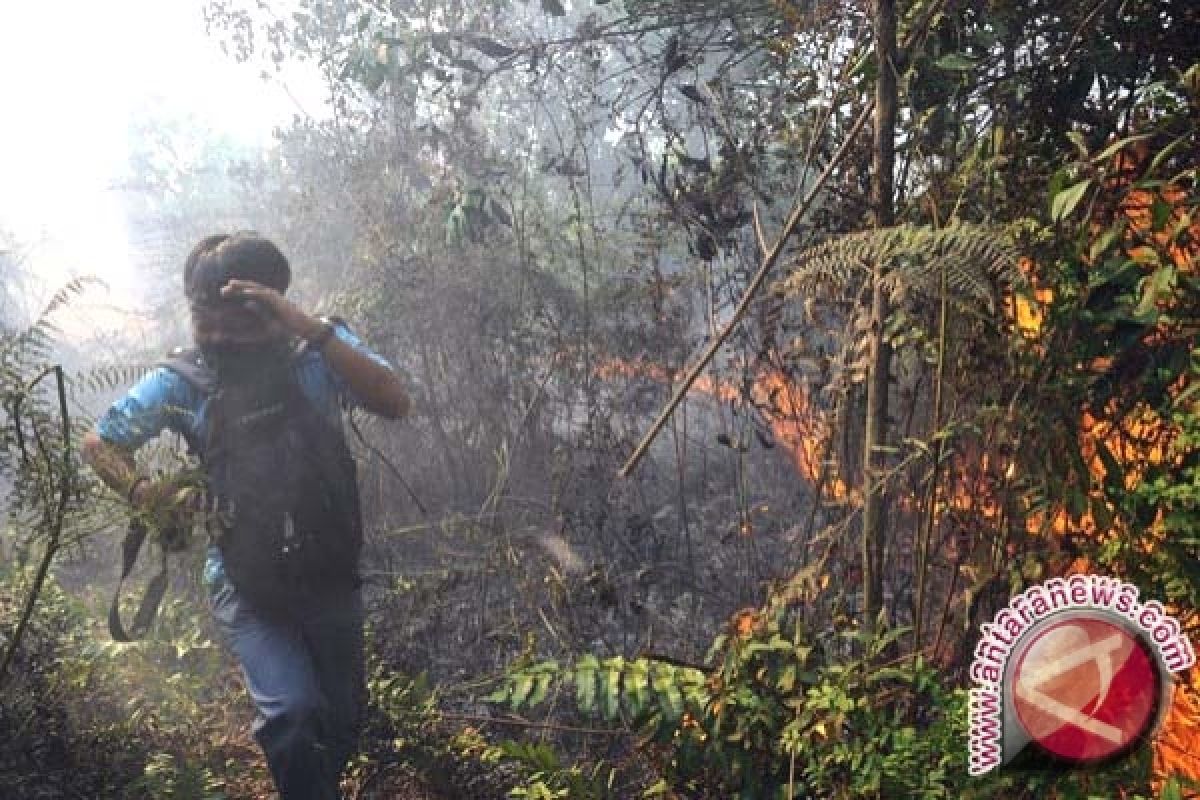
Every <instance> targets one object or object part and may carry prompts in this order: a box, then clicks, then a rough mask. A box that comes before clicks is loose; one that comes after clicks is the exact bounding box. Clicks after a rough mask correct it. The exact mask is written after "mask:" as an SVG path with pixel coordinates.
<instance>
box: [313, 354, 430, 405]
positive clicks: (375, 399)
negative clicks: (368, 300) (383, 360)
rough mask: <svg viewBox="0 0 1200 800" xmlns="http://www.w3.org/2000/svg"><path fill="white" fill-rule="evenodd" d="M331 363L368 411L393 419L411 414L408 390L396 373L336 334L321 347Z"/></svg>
mask: <svg viewBox="0 0 1200 800" xmlns="http://www.w3.org/2000/svg"><path fill="white" fill-rule="evenodd" d="M321 352H322V354H323V355H324V356H325V360H326V361H328V362H329V366H331V367H333V369H335V370H337V373H338V374H339V375H341V376H342V377H343V378H345V379H346V383H348V384H349V385H350V388H351V389H353V390H354V393H355V394H357V395H358V396H359V397H360V398H362V401H363V405H364V406H365V407H366V409H367V410H368V411H371V412H374V413H376V414H379V415H381V416H384V417H388V418H390V419H397V418H399V417H403V416H404V415H406V414H407V413H408V410H409V406H410V402H409V399H408V393H407V392H405V391H404V388H403V387H402V386H401V384H400V379H399V378H398V377H396V373H395V372H393V371H392V370H390V369H389V368H387V367H385V366H384V365H382V364H380V363H379V362H377V361H375V359H373V358H371V357H370V356H368V355H366V354H365V353H361V352H359V351H358V350H356V349H355V348H354V347H352V346H350V345H349V344H347V343H346V342H344V341H342V340H341V339H339V338H337V337H336V336H334V337H333V338H332V339H330V340H329V341H328V342H327V343H326V344H325V346H324V348H322V351H321Z"/></svg>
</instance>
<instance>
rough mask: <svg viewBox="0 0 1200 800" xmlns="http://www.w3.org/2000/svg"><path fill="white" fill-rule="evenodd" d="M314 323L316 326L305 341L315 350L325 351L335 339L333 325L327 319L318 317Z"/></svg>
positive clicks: (306, 336)
mask: <svg viewBox="0 0 1200 800" xmlns="http://www.w3.org/2000/svg"><path fill="white" fill-rule="evenodd" d="M313 322H314V326H313V327H312V328H311V329H310V330H309V333H308V334H306V335H305V336H304V341H305V342H307V343H308V346H309V347H310V348H312V349H313V350H324V349H325V345H327V344H329V340H330V339H332V338H333V337H334V333H335V331H334V328H333V323H332V322H330V321H329V320H328V319H326V318H325V317H317V318H316V319H315V320H313Z"/></svg>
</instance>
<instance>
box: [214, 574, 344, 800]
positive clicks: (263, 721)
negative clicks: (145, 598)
mask: <svg viewBox="0 0 1200 800" xmlns="http://www.w3.org/2000/svg"><path fill="white" fill-rule="evenodd" d="M214 561H215V563H214ZM205 579H206V582H207V583H208V590H209V602H210V605H211V607H212V612H213V616H214V617H215V618H216V621H217V625H218V627H219V628H220V629H221V633H222V635H223V637H224V638H225V641H226V642H227V643H228V645H229V647H230V648H231V649H232V650H233V652H234V655H235V656H237V659H238V662H239V663H240V664H241V667H242V674H243V676H244V677H245V680H246V689H247V691H248V692H249V693H250V697H251V699H253V701H254V705H255V707H256V708H257V709H258V717H257V719H256V720H255V722H254V736H255V738H256V739H257V740H258V743H259V745H260V746H261V747H262V749H263V753H264V754H266V757H267V764H268V766H269V767H270V769H271V775H272V777H273V778H274V779H275V787H276V788H277V789H278V790H279V794H280V797H281V798H282V800H337V798H339V797H340V793H339V790H338V779H339V777H340V776H341V773H342V770H343V769H344V768H345V766H346V763H347V762H348V761H349V759H350V757H351V756H352V755H353V754H354V751H355V749H356V747H357V744H358V734H359V728H360V725H361V721H362V706H363V703H362V701H363V694H364V662H363V605H362V593H361V592H360V591H359V590H357V589H355V590H352V591H347V592H339V593H337V594H332V595H329V596H325V597H322V598H321V599H320V601H319V602H317V601H314V602H312V603H306V604H303V605H300V606H298V607H297V608H296V609H295V610H294V613H292V614H290V615H289V616H288V618H287V619H286V620H276V619H268V618H264V617H263V616H262V615H261V614H258V613H256V611H255V609H254V608H253V607H251V606H250V605H249V604H248V603H247V602H245V600H244V599H243V598H241V597H240V596H239V595H238V592H237V590H236V589H235V588H234V586H233V584H232V583H231V582H230V581H229V579H228V577H227V576H226V575H225V573H224V569H223V568H222V567H221V564H220V555H219V553H216V554H215V556H214V553H213V552H210V555H209V563H208V565H207V567H206V569H205Z"/></svg>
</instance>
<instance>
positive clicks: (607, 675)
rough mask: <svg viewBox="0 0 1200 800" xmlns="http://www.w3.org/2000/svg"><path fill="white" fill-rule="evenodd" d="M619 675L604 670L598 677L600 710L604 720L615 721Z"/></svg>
mask: <svg viewBox="0 0 1200 800" xmlns="http://www.w3.org/2000/svg"><path fill="white" fill-rule="evenodd" d="M620 687H621V673H620V672H619V671H618V670H615V669H606V670H604V672H602V673H601V676H600V708H601V711H602V712H603V713H604V717H605V718H606V719H615V718H616V716H617V709H618V708H619V706H620V700H621V695H620Z"/></svg>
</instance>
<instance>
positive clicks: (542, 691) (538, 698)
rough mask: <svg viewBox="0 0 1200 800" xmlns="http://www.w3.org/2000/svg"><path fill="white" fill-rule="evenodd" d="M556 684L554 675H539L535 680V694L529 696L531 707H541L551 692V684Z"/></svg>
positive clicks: (546, 673) (547, 673)
mask: <svg viewBox="0 0 1200 800" xmlns="http://www.w3.org/2000/svg"><path fill="white" fill-rule="evenodd" d="M553 682H554V675H552V674H551V673H549V672H543V673H540V674H539V675H537V676H536V677H535V678H534V680H533V692H531V693H530V695H529V705H530V706H536V705H540V704H541V703H542V702H543V701H545V699H546V695H547V694H548V693H549V691H550V684H551V683H553Z"/></svg>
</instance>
